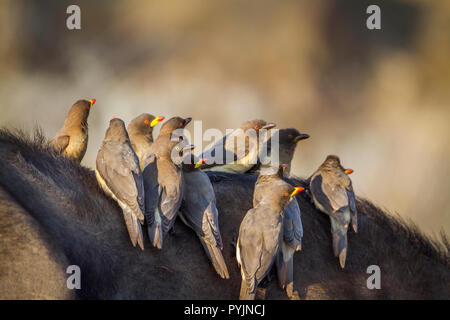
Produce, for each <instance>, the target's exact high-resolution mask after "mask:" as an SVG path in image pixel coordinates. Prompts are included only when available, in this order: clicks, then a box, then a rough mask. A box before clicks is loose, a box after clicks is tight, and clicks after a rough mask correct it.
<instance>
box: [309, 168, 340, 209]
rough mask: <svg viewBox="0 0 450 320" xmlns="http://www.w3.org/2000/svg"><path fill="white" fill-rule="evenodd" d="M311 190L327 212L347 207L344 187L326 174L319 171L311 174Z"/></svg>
mask: <svg viewBox="0 0 450 320" xmlns="http://www.w3.org/2000/svg"><path fill="white" fill-rule="evenodd" d="M311 191H312V193H313V194H314V197H315V198H316V200H317V201H318V202H319V203H320V204H321V205H322V206H323V207H324V208H325V210H327V212H328V213H329V214H331V213H333V212H336V211H338V210H343V209H344V208H345V207H348V197H347V192H346V189H345V188H344V187H342V186H341V185H339V184H338V183H336V182H335V181H334V180H333V179H332V178H331V177H329V176H328V175H325V174H323V173H319V174H317V175H315V176H313V178H312V180H311Z"/></svg>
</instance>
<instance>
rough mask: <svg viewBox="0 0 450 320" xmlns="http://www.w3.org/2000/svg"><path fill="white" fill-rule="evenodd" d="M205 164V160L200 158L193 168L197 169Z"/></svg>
mask: <svg viewBox="0 0 450 320" xmlns="http://www.w3.org/2000/svg"><path fill="white" fill-rule="evenodd" d="M205 163H206V159H205V158H201V159H200V160H198V162H197V163H196V164H195V166H194V168H195V169H197V168H199V167H200V166H201V165H202V164H205Z"/></svg>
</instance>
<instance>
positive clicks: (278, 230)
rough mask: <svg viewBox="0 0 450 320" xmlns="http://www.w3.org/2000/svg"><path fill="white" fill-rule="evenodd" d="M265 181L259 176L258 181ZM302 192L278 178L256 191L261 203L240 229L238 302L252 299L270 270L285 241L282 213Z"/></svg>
mask: <svg viewBox="0 0 450 320" xmlns="http://www.w3.org/2000/svg"><path fill="white" fill-rule="evenodd" d="M260 179H264V176H259V177H258V180H260ZM301 191H303V188H302V187H293V186H291V185H290V184H288V183H286V182H284V181H283V180H282V179H278V181H275V182H273V183H271V186H270V188H262V189H261V190H259V191H257V192H263V195H262V196H260V195H257V198H259V199H261V200H260V202H259V203H258V204H257V205H256V206H255V207H253V208H252V209H250V210H249V211H247V213H246V215H245V217H244V219H243V220H242V223H241V226H240V228H239V236H238V239H237V244H236V259H237V261H238V264H239V265H240V268H241V276H242V282H241V292H240V296H239V299H241V300H252V299H254V298H255V292H256V288H257V286H258V284H259V283H260V282H261V280H262V279H263V278H264V277H265V276H266V275H267V274H268V272H269V271H270V269H271V267H272V265H273V263H274V261H275V259H276V257H277V254H278V251H279V249H280V246H281V242H282V241H283V239H282V238H283V213H284V209H285V207H286V205H287V204H288V203H289V201H290V200H291V198H292V197H294V196H295V195H296V194H297V193H299V192H301Z"/></svg>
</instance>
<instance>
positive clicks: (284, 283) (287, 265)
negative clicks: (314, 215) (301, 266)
mask: <svg viewBox="0 0 450 320" xmlns="http://www.w3.org/2000/svg"><path fill="white" fill-rule="evenodd" d="M286 169H287V164H282V165H280V166H279V167H278V168H277V167H263V168H262V170H261V174H260V176H259V178H258V180H257V182H256V184H255V191H254V196H253V206H254V207H256V206H257V205H258V203H260V202H261V201H262V200H263V199H264V196H265V195H266V194H267V193H269V192H270V189H271V186H272V184H273V183H277V182H278V181H280V180H281V179H283V176H284V174H285V173H286V171H287V170H286ZM302 238H303V225H302V220H301V212H300V207H299V205H298V202H297V199H296V197H291V200H289V202H288V204H287V205H286V207H285V208H284V212H283V240H282V242H281V246H280V250H279V251H278V254H277V258H276V260H275V262H276V263H275V265H276V267H277V275H278V282H279V284H280V287H281V288H282V289H283V290H286V293H287V295H288V297H292V294H293V292H294V253H295V252H296V251H300V250H301V248H302Z"/></svg>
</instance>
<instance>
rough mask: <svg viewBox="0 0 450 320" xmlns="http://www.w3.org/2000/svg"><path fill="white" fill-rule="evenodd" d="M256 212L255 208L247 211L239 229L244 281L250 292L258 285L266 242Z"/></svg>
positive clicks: (239, 247) (239, 248) (239, 246)
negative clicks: (257, 223) (257, 222)
mask: <svg viewBox="0 0 450 320" xmlns="http://www.w3.org/2000/svg"><path fill="white" fill-rule="evenodd" d="M255 211H256V209H255V208H253V209H250V210H249V211H247V214H246V215H245V217H244V220H243V221H242V223H241V226H240V228H239V241H238V250H239V257H240V263H241V269H242V272H243V275H244V279H242V280H243V281H245V283H246V285H247V290H248V292H254V291H255V288H256V285H257V284H256V283H255V280H256V273H257V271H258V270H259V268H260V267H261V256H262V250H263V241H264V240H263V237H262V236H261V233H260V230H259V229H258V228H257V227H256V225H255Z"/></svg>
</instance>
